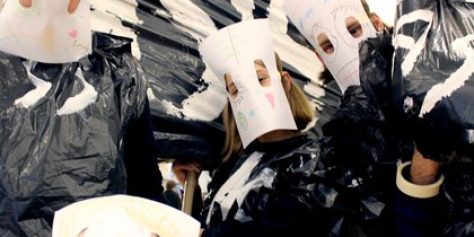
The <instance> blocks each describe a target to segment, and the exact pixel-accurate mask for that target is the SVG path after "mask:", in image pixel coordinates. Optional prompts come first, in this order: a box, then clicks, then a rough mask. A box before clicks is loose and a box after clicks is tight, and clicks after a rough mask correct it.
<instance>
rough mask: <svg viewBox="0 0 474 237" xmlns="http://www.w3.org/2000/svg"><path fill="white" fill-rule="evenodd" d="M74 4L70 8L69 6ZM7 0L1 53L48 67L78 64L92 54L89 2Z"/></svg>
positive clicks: (0, 17) (0, 18)
mask: <svg viewBox="0 0 474 237" xmlns="http://www.w3.org/2000/svg"><path fill="white" fill-rule="evenodd" d="M70 1H71V5H70V4H69V3H70ZM25 2H28V1H26V0H25V1H23V3H20V0H8V1H6V3H5V6H4V7H3V9H2V11H1V12H0V51H4V52H7V53H10V54H14V55H17V56H21V57H24V58H28V59H31V60H34V61H39V62H45V63H66V62H73V61H78V60H79V58H81V57H83V56H85V55H87V54H89V53H90V51H91V40H92V37H91V29H90V28H91V27H90V10H89V1H88V0H80V2H79V5H77V7H76V6H75V5H74V3H76V1H75V0H31V4H30V5H25Z"/></svg>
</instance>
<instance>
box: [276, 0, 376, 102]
mask: <svg viewBox="0 0 474 237" xmlns="http://www.w3.org/2000/svg"><path fill="white" fill-rule="evenodd" d="M284 8H285V11H286V14H287V15H288V17H289V18H290V20H291V21H292V22H293V23H294V24H295V25H296V27H297V28H298V30H299V31H300V32H301V33H302V34H303V35H304V36H305V38H306V39H307V40H308V41H309V42H310V43H311V44H312V45H313V46H314V48H315V49H316V52H317V53H318V55H319V56H320V57H321V59H322V60H323V62H324V64H325V65H326V67H327V68H328V69H329V71H330V72H331V74H332V75H333V76H334V78H335V80H336V81H337V83H338V85H339V87H340V88H341V90H342V92H343V93H344V91H345V90H346V89H347V87H349V86H351V85H360V81H359V47H358V46H359V42H361V41H362V40H365V39H366V38H368V37H374V36H375V34H376V31H375V28H374V27H373V25H372V23H371V21H370V20H369V18H368V17H367V14H366V13H365V11H364V8H363V6H362V3H361V2H360V0H286V1H285V4H284ZM359 25H360V27H359Z"/></svg>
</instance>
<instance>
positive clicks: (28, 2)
mask: <svg viewBox="0 0 474 237" xmlns="http://www.w3.org/2000/svg"><path fill="white" fill-rule="evenodd" d="M18 1H19V2H20V4H21V5H22V6H23V7H24V8H31V6H32V5H33V0H18ZM80 2H81V0H69V4H68V6H67V11H68V12H69V13H70V14H72V13H74V12H75V11H76V10H77V7H78V6H79V3H80Z"/></svg>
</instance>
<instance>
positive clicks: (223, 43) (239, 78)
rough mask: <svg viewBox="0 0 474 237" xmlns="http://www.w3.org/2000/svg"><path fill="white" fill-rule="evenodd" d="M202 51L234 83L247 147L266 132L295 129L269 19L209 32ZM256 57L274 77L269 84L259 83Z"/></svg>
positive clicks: (239, 126)
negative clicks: (282, 82)
mask: <svg viewBox="0 0 474 237" xmlns="http://www.w3.org/2000/svg"><path fill="white" fill-rule="evenodd" d="M200 52H201V54H202V56H203V60H204V61H205V62H206V63H207V65H208V66H209V67H210V68H211V70H212V71H213V72H214V73H215V74H216V76H217V77H218V78H221V79H222V80H224V78H225V75H226V74H227V75H228V76H230V78H232V81H233V83H234V84H235V87H236V90H237V93H236V94H234V95H231V94H229V100H230V104H231V107H232V111H233V114H234V117H235V119H236V122H237V129H238V131H239V135H240V138H241V139H242V143H243V146H244V148H245V147H247V145H248V144H249V143H251V142H252V141H253V140H255V139H256V138H257V137H259V136H260V135H262V134H265V133H267V132H270V131H273V130H278V129H291V130H295V129H296V123H295V121H294V119H293V116H292V114H291V110H290V106H289V104H288V99H287V98H286V95H285V92H284V89H283V86H282V84H281V75H280V73H279V72H278V69H277V67H276V61H275V52H274V50H273V41H272V34H271V31H270V26H269V23H268V21H267V20H262V19H260V20H252V21H245V22H240V23H237V24H234V25H231V26H228V27H225V28H223V29H221V30H219V31H218V32H216V33H214V34H212V35H210V36H209V37H208V38H207V39H206V40H205V41H204V42H203V43H202V44H201V46H200ZM256 60H261V61H263V63H264V64H265V67H266V69H267V72H268V75H269V76H270V78H271V82H270V83H269V85H262V84H260V82H259V76H258V75H257V72H256V65H255V64H256V62H255V61H256ZM227 84H229V83H227Z"/></svg>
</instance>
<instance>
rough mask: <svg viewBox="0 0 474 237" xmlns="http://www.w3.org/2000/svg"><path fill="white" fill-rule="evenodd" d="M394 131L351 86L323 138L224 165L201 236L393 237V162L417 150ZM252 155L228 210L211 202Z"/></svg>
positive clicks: (259, 148) (288, 143) (260, 148)
mask: <svg viewBox="0 0 474 237" xmlns="http://www.w3.org/2000/svg"><path fill="white" fill-rule="evenodd" d="M381 38H383V37H381ZM384 39H385V38H384ZM394 130H396V128H394V127H392V126H391V125H390V124H389V123H388V122H387V121H386V120H385V117H384V116H383V113H382V111H381V110H380V109H379V105H378V104H374V103H373V101H371V100H369V98H368V97H367V96H366V94H365V92H364V91H363V89H362V88H361V87H358V86H354V87H349V88H348V89H347V91H346V92H345V94H344V97H343V99H342V104H341V107H340V108H339V110H338V111H337V113H336V114H335V115H334V117H333V119H332V120H331V121H330V122H328V124H326V125H325V127H324V132H325V137H324V138H321V139H316V140H315V139H312V138H309V137H307V136H300V137H295V138H293V139H289V140H285V141H281V142H275V143H257V142H255V143H254V144H252V145H251V146H249V147H248V148H247V149H246V151H245V153H244V155H242V156H240V157H239V158H238V159H236V160H234V161H229V162H227V163H224V164H223V165H222V166H221V167H220V169H219V170H218V171H217V172H216V173H215V174H214V176H213V181H212V182H211V184H210V189H209V190H210V195H209V196H208V197H207V199H206V200H205V208H204V211H203V212H202V215H201V221H202V222H203V223H207V226H206V227H208V228H207V229H206V230H205V231H204V233H203V236H205V237H209V236H213V237H217V236H230V237H232V236H381V235H385V236H389V235H390V233H391V231H392V228H393V226H392V222H393V221H392V219H391V218H392V213H391V208H387V206H388V205H391V199H392V197H393V193H394V191H395V169H396V166H395V162H396V160H397V159H407V158H409V157H410V154H411V153H412V152H413V149H412V147H411V146H410V143H407V142H406V140H403V139H404V137H403V136H401V135H400V134H397V133H394ZM395 136H400V137H398V139H396V138H397V137H395ZM387 138H388V139H387ZM393 140H394V141H397V142H396V143H394V142H393ZM403 141H404V142H403ZM254 152H261V153H263V156H262V157H261V158H260V159H259V160H258V164H257V165H256V166H255V167H254V168H253V169H251V172H250V175H249V176H248V179H247V177H245V176H242V177H239V178H238V179H236V180H239V179H240V180H244V181H245V182H243V183H241V184H240V186H239V185H237V186H235V187H233V188H232V189H231V191H230V192H228V193H225V195H224V196H225V197H226V198H230V199H229V200H231V201H230V205H229V201H226V198H223V200H224V201H222V200H220V199H219V201H217V202H214V203H213V202H212V201H213V199H214V198H215V197H216V193H217V192H218V190H219V189H220V188H222V187H223V185H224V184H225V183H226V181H227V180H228V179H229V178H230V177H232V175H233V174H235V173H238V172H239V168H241V167H243V166H245V164H246V161H247V160H248V159H251V157H253V154H255V153H254ZM254 158H255V157H254ZM208 215H209V217H208Z"/></svg>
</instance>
